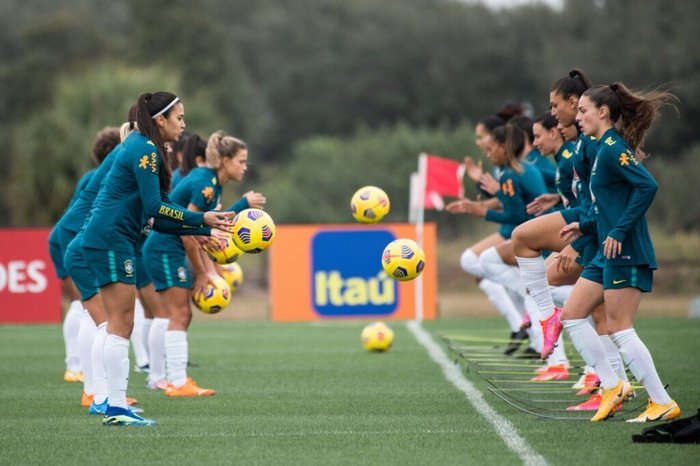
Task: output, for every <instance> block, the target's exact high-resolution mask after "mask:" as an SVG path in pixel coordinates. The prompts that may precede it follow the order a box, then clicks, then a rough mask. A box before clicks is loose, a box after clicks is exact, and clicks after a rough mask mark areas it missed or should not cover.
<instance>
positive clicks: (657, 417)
mask: <svg viewBox="0 0 700 466" xmlns="http://www.w3.org/2000/svg"><path fill="white" fill-rule="evenodd" d="M680 415H681V408H679V407H678V403H676V402H675V401H673V400H671V402H670V403H667V404H665V405H662V404H658V403H654V402H653V401H651V399H649V402H648V403H647V409H645V410H644V412H643V413H642V414H640V415H639V416H637V417H635V418H634V419H628V420H627V422H656V421H670V420H673V419H675V418H677V417H678V416H680Z"/></svg>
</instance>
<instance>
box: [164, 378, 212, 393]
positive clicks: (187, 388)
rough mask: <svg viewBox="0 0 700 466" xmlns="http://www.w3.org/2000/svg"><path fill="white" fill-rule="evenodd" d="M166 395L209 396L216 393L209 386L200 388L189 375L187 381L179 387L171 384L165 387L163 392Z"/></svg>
mask: <svg viewBox="0 0 700 466" xmlns="http://www.w3.org/2000/svg"><path fill="white" fill-rule="evenodd" d="M164 393H165V394H166V395H167V396H174V397H192V396H211V395H213V394H214V393H216V392H215V391H214V390H212V389H210V388H202V387H200V386H199V385H197V382H195V381H194V380H192V378H191V377H188V378H187V382H185V384H184V385H183V386H181V387H175V386H173V385H172V384H171V385H170V386H169V387H168V388H166V389H165V392H164Z"/></svg>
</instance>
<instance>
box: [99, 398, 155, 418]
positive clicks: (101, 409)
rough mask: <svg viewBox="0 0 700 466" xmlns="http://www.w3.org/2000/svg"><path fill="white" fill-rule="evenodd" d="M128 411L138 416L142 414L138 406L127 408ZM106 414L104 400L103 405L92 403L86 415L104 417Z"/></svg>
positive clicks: (105, 402) (141, 409)
mask: <svg viewBox="0 0 700 466" xmlns="http://www.w3.org/2000/svg"><path fill="white" fill-rule="evenodd" d="M129 411H131V412H132V413H134V414H140V413H142V412H143V408H139V407H138V406H129ZM106 412H107V399H105V401H104V403H101V404H96V403H95V402H94V401H93V402H92V404H91V405H90V409H88V414H102V415H104V414H105V413H106Z"/></svg>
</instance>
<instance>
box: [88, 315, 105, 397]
mask: <svg viewBox="0 0 700 466" xmlns="http://www.w3.org/2000/svg"><path fill="white" fill-rule="evenodd" d="M105 338H107V322H102V323H101V324H100V325H98V326H97V330H96V331H95V338H94V340H93V341H92V352H91V360H92V387H93V391H94V392H95V397H94V398H93V400H94V402H95V404H98V405H99V404H102V403H104V402H105V400H106V399H107V370H106V368H105Z"/></svg>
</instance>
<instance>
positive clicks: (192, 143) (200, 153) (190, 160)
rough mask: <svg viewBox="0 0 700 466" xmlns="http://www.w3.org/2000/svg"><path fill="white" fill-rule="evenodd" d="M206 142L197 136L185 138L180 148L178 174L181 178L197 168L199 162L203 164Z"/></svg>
mask: <svg viewBox="0 0 700 466" xmlns="http://www.w3.org/2000/svg"><path fill="white" fill-rule="evenodd" d="M206 150H207V142H206V141H205V140H204V139H202V138H201V137H199V135H198V134H192V135H191V136H189V137H188V138H187V142H185V145H184V147H183V148H182V166H181V167H180V173H182V176H185V175H187V174H188V173H189V172H191V171H192V169H194V168H197V167H198V166H199V161H200V160H201V161H202V162H204V160H205V159H206Z"/></svg>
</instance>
